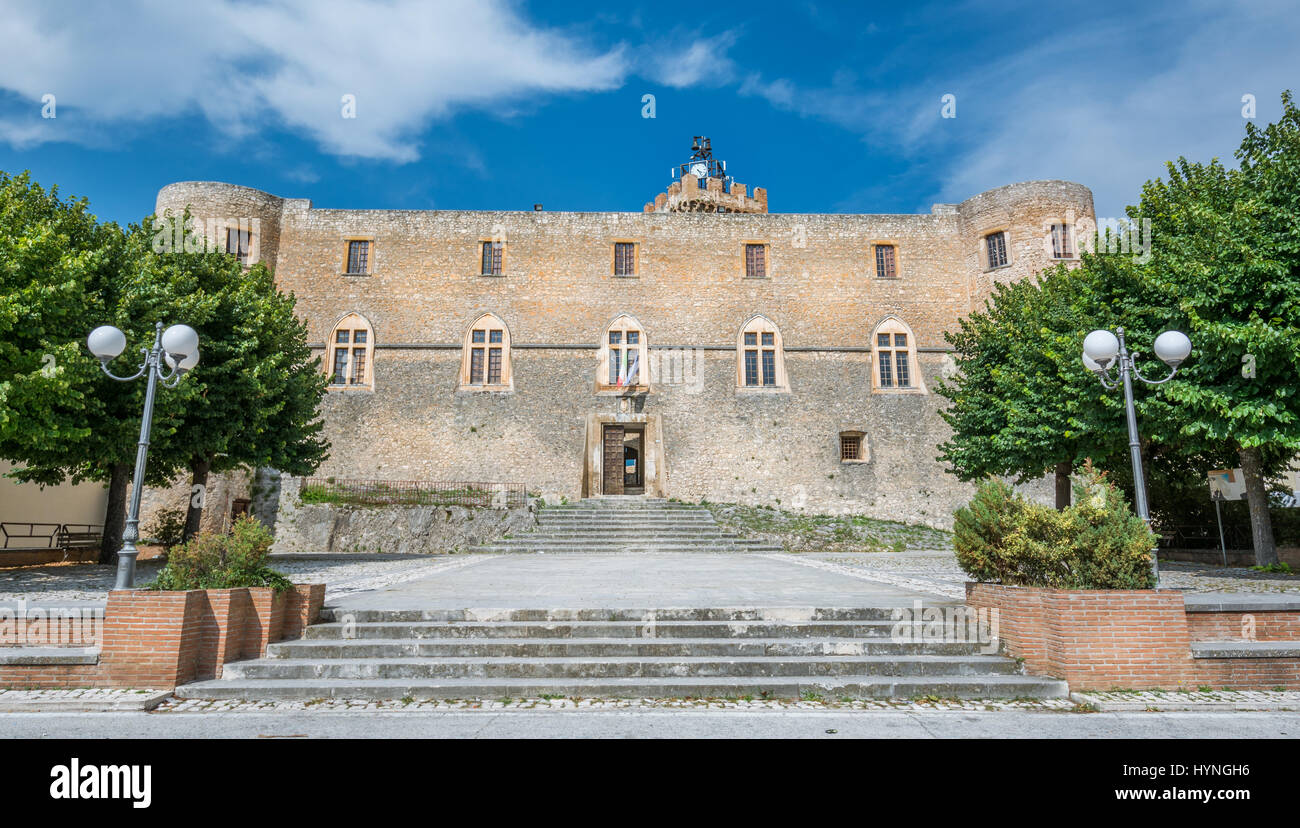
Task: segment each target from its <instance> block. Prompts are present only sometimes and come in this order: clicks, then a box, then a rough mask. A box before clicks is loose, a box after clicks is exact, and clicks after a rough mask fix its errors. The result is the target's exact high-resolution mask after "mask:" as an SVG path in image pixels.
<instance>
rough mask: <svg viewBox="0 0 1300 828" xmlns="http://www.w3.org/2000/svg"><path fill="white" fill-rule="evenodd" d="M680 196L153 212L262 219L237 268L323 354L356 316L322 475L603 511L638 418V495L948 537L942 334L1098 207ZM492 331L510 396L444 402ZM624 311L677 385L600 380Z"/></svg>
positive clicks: (229, 194)
mask: <svg viewBox="0 0 1300 828" xmlns="http://www.w3.org/2000/svg"><path fill="white" fill-rule="evenodd" d="M688 179H690V180H688ZM673 187H674V189H675V192H674V190H670V193H669V194H664V195H662V196H661V197H660V198H658V199H656V201H655V202H652V203H650V204H647V205H646V207H645V209H644V210H643V211H642V212H640V213H630V212H629V213H560V212H544V211H534V212H506V211H463V210H431V211H404V210H327V209H314V208H313V207H312V205H311V203H310V202H309V201H306V200H303V199H279V198H276V197H274V196H270V195H268V194H266V193H262V192H259V191H256V190H251V189H248V188H245V187H238V186H233V185H228V184H220V183H211V182H184V183H178V184H172V185H169V186H167V187H165V188H163V190H162V191H161V192H160V193H159V195H158V200H157V210H158V212H159V214H160V215H163V214H168V213H170V214H171V215H179V213H180V212H181V211H182V210H184V209H185V207H186V206H189V208H190V210H191V212H192V213H193V214H194V215H195V216H197V217H199V218H200V219H204V220H205V224H206V226H210V225H211V221H210V220H211V219H212V218H213V217H218V218H225V219H228V220H240V221H247V220H250V219H256V220H257V221H256V222H255V223H253V225H252V226H253V227H254V234H255V238H254V252H255V254H256V255H257V256H258V257H260V258H261V259H263V260H265V261H266V262H267V264H268V265H269V266H270V267H272V268H273V270H274V272H275V275H276V281H277V283H278V284H279V286H280V288H281V289H282V290H284V291H292V292H293V293H294V294H295V295H296V296H297V301H298V305H297V307H298V312H299V314H300V315H301V316H302V317H303V318H304V319H305V320H306V321H307V323H308V326H309V330H310V336H311V339H312V340H313V342H314V343H316V347H318V348H320V350H321V353H322V355H324V354H325V353H326V349H327V343H329V342H330V341H331V336H332V333H333V330H334V327H335V325H336V323H337V322H338V321H339V320H340V319H342V318H343V317H344V316H346V315H348V314H350V313H356V314H358V315H360V316H362V317H363V318H364V319H365V320H366V321H367V322H368V323H369V325H370V328H371V331H372V339H373V342H372V345H373V348H372V350H371V364H370V366H369V367H370V368H371V369H372V376H373V389H370V388H367V389H355V390H335V391H331V393H330V394H329V396H328V398H327V399H326V400H325V403H324V406H323V409H324V414H325V420H326V423H327V436H328V437H329V439H330V441H331V443H332V445H333V449H332V451H331V457H330V459H329V460H328V461H327V462H326V464H325V465H324V466H323V467H322V469H321V470H320V472H319V473H320V474H321V475H334V476H337V477H340V478H386V479H422V480H444V481H451V480H479V481H511V482H522V483H525V484H527V485H528V487H529V489H530V491H533V492H535V493H538V494H541V495H542V496H543V497H546V498H547V500H552V499H559V498H560V497H568V498H570V499H576V498H578V497H581V496H585V495H591V494H597V493H600V486H601V477H600V474H599V473H598V472H599V465H600V463H601V456H600V451H599V449H598V448H597V449H596V450H595V451H592V450H591V447H592V446H593V445H595V446H598V445H599V439H598V436H597V435H594V434H593V432H592V429H598V428H600V427H601V426H602V424H604V423H607V422H609V423H614V422H627V423H631V424H638V423H644V424H645V427H646V430H645V434H646V445H645V447H644V450H645V457H644V462H645V463H646V465H647V466H653V467H654V475H653V480H648V481H647V493H648V494H659V495H662V496H666V497H674V498H680V499H683V500H692V501H694V500H700V499H702V498H707V499H708V500H711V501H715V502H721V501H736V502H742V503H752V504H766V505H772V506H778V505H779V506H780V507H783V508H803V509H808V510H810V511H817V512H826V511H831V512H845V511H852V512H859V513H862V514H866V515H870V516H874V517H880V518H887V519H895V520H903V521H909V522H919V523H925V524H930V525H935V526H947V525H950V523H951V514H952V511H953V509H954V508H955V507H956V506H958V505H960V504H961V503H963V502H965V501H966V500H967V499H968V498H969V493H970V488H969V487H968V486H966V485H964V484H959V483H957V482H956V481H955V480H954V478H953V477H952V476H951V475H949V474H947V473H946V472H945V471H944V469H943V468H942V466H941V464H939V463H938V462H937V461H936V460H935V455H936V453H937V452H936V446H937V445H938V443H940V442H942V440H943V439H945V437H946V435H947V430H946V426H945V425H944V423H943V422H942V420H940V418H939V417H938V414H937V412H938V410H939V408H940V406H941V405H942V403H943V402H944V401H943V399H942V398H941V397H938V396H936V395H935V394H934V393H933V389H934V386H935V383H936V382H937V381H938V379H939V378H940V376H941V375H943V374H944V373H945V372H947V371H951V367H952V362H951V357H950V356H948V354H947V351H948V349H947V347H946V344H945V341H944V337H943V334H944V331H946V330H950V329H952V328H953V327H954V326H955V324H956V321H957V319H958V318H960V317H961V316H963V315H965V314H967V313H969V312H971V310H973V309H975V308H978V307H980V306H981V305H982V303H983V302H984V300H985V299H986V298H987V297H988V295H989V293H990V291H991V290H992V286H993V284H995V283H996V282H999V281H1006V280H1012V279H1021V278H1026V277H1030V276H1032V275H1033V274H1035V273H1037V272H1038V271H1039V270H1041V269H1042V268H1044V267H1046V266H1048V265H1050V264H1051V263H1052V253H1051V246H1050V241H1049V238H1050V236H1049V233H1048V228H1049V227H1050V225H1052V224H1060V223H1065V224H1069V225H1073V224H1075V223H1077V222H1085V221H1086V222H1090V221H1094V220H1095V219H1094V218H1093V206H1092V195H1091V193H1090V191H1089V190H1088V189H1087V188H1086V187H1083V186H1081V185H1078V184H1073V183H1069V182H1064V181H1035V182H1027V183H1022V184H1013V185H1010V186H1006V187H1002V188H999V189H996V190H991V191H989V192H986V193H981V194H980V195H977V196H975V197H973V198H970V199H968V200H967V201H965V202H962V203H961V204H957V205H935V207H934V208H933V209H932V211H931V212H930V213H929V214H918V215H840V214H783V213H768V212H766V210H767V193H766V192H765V191H763V190H762V189H761V188H756V189H754V190H752V192H753V194H754V197H750V196H748V195H746V189H745V188H744V187H743V185H739V184H733V185H731V187H730V188H729V189H725V190H724V189H723V185H722V184H721V182H715V181H713V180H709V181H708V182H707V186H706V187H705V188H703V191H704V192H705V193H706V194H708V197H712V198H713V199H714V200H715V201H716V202H717V203H718V204H719V205H724V203H725V204H730V202H731V201H736V202H737V203H736V205H734V206H735V207H736V209H735V210H733V211H731V212H704V211H702V210H701V209H700V208H699V207H698V204H697V202H698V201H699V199H693V200H690V204H689V205H688V204H686V202H685V201H684V200H683V198H682V197H681V193H682V192H684V191H688V190H689V188H691V187H695V188H697V189H698V185H697V184H696V182H695V181H694V180H693V178H692V177H690V176H684V177H683V179H682V180H681V181H679V182H675V183H674V185H673ZM714 190H717V192H712V191H714ZM760 198H761V204H760V201H759V199H760ZM675 204H680V205H683V206H681V208H680V210H678V209H674V206H673V205H675ZM692 205H694V206H692ZM760 208H761V209H760ZM999 230H1002V231H1005V232H1006V233H1007V250H1008V259H1009V261H1008V264H1006V265H1005V266H1003V267H1000V268H997V269H993V270H990V269H988V268H986V267H985V266H984V265H985V264H986V263H987V255H986V252H985V250H984V248H983V239H984V236H985V235H986V234H988V233H991V232H995V231H999ZM258 234H260V238H257V237H256V236H257V235H258ZM350 239H366V240H369V241H370V266H369V268H368V269H369V272H368V273H366V274H365V275H347V274H345V273H344V270H345V265H344V262H345V257H346V249H347V242H348V240H350ZM491 240H496V241H500V242H503V243H504V255H503V266H502V271H503V272H502V275H500V276H484V275H480V271H481V268H480V263H481V258H480V257H481V253H482V248H481V245H482V243H483V242H485V241H491ZM615 242H623V243H628V242H631V243H633V244H635V245H636V262H637V267H636V271H637V272H636V275H635V276H615V275H614V267H613V245H614V243H615ZM746 244H762V245H765V246H766V247H765V253H766V256H765V260H766V261H765V264H766V268H765V270H766V273H765V276H764V277H763V278H749V277H747V276H746V269H745V245H746ZM879 244H889V245H894V252H895V257H896V267H897V270H896V278H878V277H877V275H876V265H875V253H874V250H875V245H879ZM484 313H491V314H494V315H495V316H496V317H498V318H499V319H501V320H502V321H503V322H504V324H505V326H506V328H507V329H508V341H509V343H510V360H511V366H510V374H511V377H512V383H511V387H510V388H509V390H505V391H487V390H466V389H463V388H462V387H461V374H462V353H463V348H464V345H465V341H466V337H467V331H468V330H469V328H470V326H471V324H472V323H473V322H474V320H476V319H477V318H479V317H480V316H482V315H483V314H484ZM621 315H628V316H631V317H633V318H634V319H635V320H636V322H637V323H639V325H640V329H641V331H642V332H643V335H644V336H645V337H646V339H647V340H648V343H649V354H650V360H651V362H657V361H658V359H659V358H660V356H661V355H665V358H666V355H668V354H673V355H674V358H679V359H680V358H683V357H682V354H684V355H685V356H684V360H685V362H686V376H685V377H684V381H680V382H677V381H673V380H672V378H668V379H663V378H662V377H658V378H657V377H655V376H654V375H653V374H651V377H650V379H651V382H650V383H649V388H648V389H641V390H639V391H635V392H627V391H621V392H620V391H609V390H602V389H600V388H599V387H598V386H597V380H596V377H597V368H598V358H599V354H600V343H601V342H602V341H604V337H605V332H606V329H607V327H608V326H609V325H610V323H611V322H613V321H614V320H615V319H616V318H618V317H620V316H621ZM755 316H762V317H764V318H765V319H767V320H770V322H771V323H772V324H773V325H774V326H775V328H776V329H777V330H778V331H779V336H780V344H781V345H783V354H784V369H785V370H784V375H785V376H786V377H788V385H787V387H786V388H784V389H779V390H776V391H772V390H769V389H761V388H760V389H747V388H744V387H738V379H737V376H738V370H737V361H738V347H739V345H738V343H739V342H740V337H739V332H740V330H741V328H742V326H744V325H745V324H746V323H747V321H748V320H751V319H752V318H754V317H755ZM891 318H892V319H896V320H899V321H901V322H902V323H903V324H904V325H905V326H906V329H907V330H910V331H911V334H912V335H911V344H912V345H913V346H914V347H915V351H914V352H913V354H912V357H913V366H912V367H913V375H914V377H913V383H912V385H913V386H914V387H912V388H910V389H907V390H905V391H897V390H884V389H877V388H875V387H874V385H873V372H875V371H877V365H876V363H875V362H874V357H873V353H872V344H873V342H874V341H875V337H874V336H873V333H874V331H875V329H876V327H877V325H879V324H880V323H882V322H883V321H885V320H887V319H891ZM323 361H324V360H323ZM661 380H662V381H661ZM843 432H860V433H861V434H862V435H863V443H864V452H863V453H864V458H863V461H860V462H842V461H841V457H840V442H839V440H840V434H841V433H843ZM1039 494H1041V495H1043V496H1047V495H1049V494H1050V492H1049V491H1048V489H1047V488H1046V487H1043V488H1042V491H1041V492H1040V493H1039Z"/></svg>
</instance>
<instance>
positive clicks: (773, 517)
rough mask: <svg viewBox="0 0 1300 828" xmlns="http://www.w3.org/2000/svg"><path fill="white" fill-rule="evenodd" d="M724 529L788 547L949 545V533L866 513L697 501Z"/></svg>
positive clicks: (850, 549) (864, 548) (944, 547)
mask: <svg viewBox="0 0 1300 828" xmlns="http://www.w3.org/2000/svg"><path fill="white" fill-rule="evenodd" d="M701 505H702V506H705V507H706V508H707V509H708V510H709V511H710V512H712V513H713V517H714V519H715V520H716V521H717V522H718V523H719V524H721V525H722V526H723V527H725V528H726V529H729V530H731V531H734V532H737V533H739V534H741V535H745V536H746V537H759V538H764V539H767V540H772V541H776V542H778V543H780V544H781V545H782V546H783V547H785V549H786V551H787V552H895V553H898V552H902V551H904V550H905V549H934V550H944V551H947V550H950V549H952V533H951V532H947V531H945V530H943V529H932V528H930V527H928V526H917V525H914V524H910V523H899V522H897V521H892V520H880V519H878V518H870V517H866V516H865V515H810V514H805V513H803V512H791V511H787V510H784V509H773V508H769V507H766V506H743V505H740V504H736V503H702V504H701Z"/></svg>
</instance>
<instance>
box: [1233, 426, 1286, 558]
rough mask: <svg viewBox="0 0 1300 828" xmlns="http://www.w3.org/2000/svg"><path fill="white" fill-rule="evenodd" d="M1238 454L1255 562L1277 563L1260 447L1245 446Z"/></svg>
mask: <svg viewBox="0 0 1300 828" xmlns="http://www.w3.org/2000/svg"><path fill="white" fill-rule="evenodd" d="M1237 454H1238V456H1239V457H1241V473H1242V477H1243V478H1244V480H1245V483H1246V503H1247V505H1248V506H1250V535H1251V539H1252V540H1253V541H1254V543H1255V563H1256V564H1257V565H1259V566H1268V565H1269V564H1275V563H1277V544H1276V543H1275V542H1274V541H1273V521H1272V519H1271V518H1270V517H1269V514H1268V488H1267V487H1266V486H1265V484H1264V467H1263V462H1262V461H1261V459H1260V456H1259V449H1257V448H1249V449H1247V448H1244V449H1240V450H1239V451H1238V452H1237Z"/></svg>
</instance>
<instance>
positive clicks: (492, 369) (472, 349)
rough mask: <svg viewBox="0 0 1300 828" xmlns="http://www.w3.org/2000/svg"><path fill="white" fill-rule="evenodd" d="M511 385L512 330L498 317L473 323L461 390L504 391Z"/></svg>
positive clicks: (466, 340)
mask: <svg viewBox="0 0 1300 828" xmlns="http://www.w3.org/2000/svg"><path fill="white" fill-rule="evenodd" d="M512 385H513V377H512V376H511V371H510V331H509V330H508V329H507V328H506V325H505V323H504V322H502V321H501V319H500V318H499V317H497V316H495V315H494V314H490V313H487V314H484V315H482V316H480V317H479V318H478V319H476V320H474V323H473V324H472V325H470V328H469V331H468V333H466V335H465V346H464V355H463V357H462V359H461V371H460V387H461V388H463V389H467V390H504V389H509V388H510V387H512Z"/></svg>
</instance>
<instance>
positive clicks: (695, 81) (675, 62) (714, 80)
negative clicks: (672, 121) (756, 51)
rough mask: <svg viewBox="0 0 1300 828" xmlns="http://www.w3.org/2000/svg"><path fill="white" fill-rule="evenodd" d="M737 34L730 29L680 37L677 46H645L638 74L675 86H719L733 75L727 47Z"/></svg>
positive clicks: (729, 47)
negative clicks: (717, 32) (696, 38)
mask: <svg viewBox="0 0 1300 828" xmlns="http://www.w3.org/2000/svg"><path fill="white" fill-rule="evenodd" d="M738 38H739V33H738V32H736V31H735V30H729V31H725V32H722V33H721V34H718V35H715V36H713V37H708V38H702V39H700V40H690V39H688V38H683V39H682V45H681V46H680V47H678V48H673V47H672V46H671V45H667V44H653V45H650V46H647V47H645V48H644V49H643V50H642V59H641V64H642V67H643V68H642V71H641V74H643V75H645V76H646V77H647V78H649V79H650V80H653V81H656V82H658V83H662V84H663V85H664V86H671V87H674V88H677V89H681V88H683V87H687V86H696V85H700V84H702V85H705V86H722V85H724V84H727V83H730V82H731V81H732V79H733V78H734V76H735V73H736V65H735V63H734V62H733V61H732V60H731V58H730V57H728V55H727V51H728V50H729V49H731V47H732V46H734V45H735V44H736V40H737V39H738Z"/></svg>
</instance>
